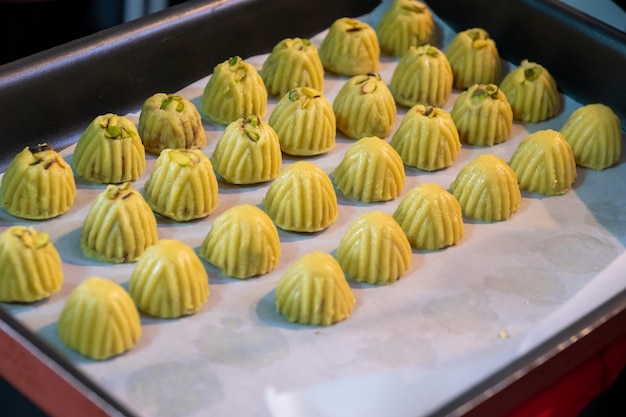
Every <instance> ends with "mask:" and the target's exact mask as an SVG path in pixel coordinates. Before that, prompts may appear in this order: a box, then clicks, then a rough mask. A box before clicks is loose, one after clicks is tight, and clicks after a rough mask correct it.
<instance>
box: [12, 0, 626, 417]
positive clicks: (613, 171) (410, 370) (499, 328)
mask: <svg viewBox="0 0 626 417" xmlns="http://www.w3.org/2000/svg"><path fill="white" fill-rule="evenodd" d="M387 5H388V2H387V1H385V2H384V3H383V4H382V5H381V6H380V7H379V8H377V9H376V10H374V11H373V12H372V13H371V14H368V15H366V16H362V17H361V19H362V20H363V21H365V22H368V23H370V24H372V25H375V24H376V22H377V20H378V18H379V17H380V14H381V13H382V10H384V9H385V8H386V7H387ZM436 22H437V26H438V31H439V32H438V42H437V46H438V47H440V48H441V49H444V48H445V46H446V45H447V43H448V42H449V41H450V39H451V38H452V36H453V35H454V32H453V31H452V30H451V29H450V28H449V27H448V26H447V25H445V23H444V22H442V21H441V20H440V19H439V18H437V17H436ZM325 34H326V32H325V31H324V32H322V33H320V34H318V35H317V36H315V37H313V38H312V39H311V40H312V41H313V43H314V44H316V45H318V46H319V44H320V42H321V40H322V39H323V37H324V36H325ZM293 36H294V37H295V36H300V34H296V33H294V34H293ZM496 42H497V39H496ZM268 52H269V51H268ZM232 54H233V55H236V54H237V51H232ZM266 57H267V55H260V56H255V57H248V58H246V60H247V61H248V62H251V63H253V64H254V65H255V66H256V67H257V68H259V69H260V68H261V65H262V64H263V62H264V60H265V58H266ZM224 59H228V57H224ZM528 59H530V60H533V57H532V56H529V57H528ZM396 62H397V59H395V58H391V57H387V56H383V57H382V67H381V70H380V73H381V76H382V77H383V80H385V81H386V82H387V83H389V81H390V79H391V75H392V73H393V69H394V68H395V64H396ZM515 65H516V63H506V62H505V63H504V68H503V69H504V72H506V71H508V70H510V69H511V68H513V67H514V66H515ZM209 76H210V74H207V76H206V77H205V78H203V79H200V80H198V81H197V82H195V83H193V84H192V85H190V86H188V87H186V88H184V89H183V90H181V91H180V92H178V93H180V94H181V95H183V96H185V97H187V98H189V99H191V100H192V101H193V102H194V103H196V104H198V103H199V101H200V97H201V95H202V91H203V89H204V86H205V85H206V82H207V81H208V78H209ZM346 80H347V77H338V76H333V75H330V74H327V75H326V77H325V88H324V94H325V95H326V97H327V98H328V99H329V100H331V101H332V100H333V99H334V97H335V95H336V93H337V91H338V90H339V88H340V87H341V86H342V85H343V83H344V82H345V81H346ZM155 93H156V91H155ZM457 96H458V91H455V92H454V93H453V95H452V97H451V98H450V100H449V101H448V103H447V104H446V105H445V106H444V108H445V109H446V110H448V111H449V110H451V108H452V104H453V103H454V100H455V98H456V97H457ZM275 104H276V100H274V99H271V100H270V103H269V107H268V116H267V117H266V118H265V120H267V118H268V117H269V114H270V113H271V111H272V109H273V107H274V105H275ZM579 106H580V104H579V103H577V102H575V101H574V100H572V99H570V98H569V97H563V108H562V112H561V113H560V114H559V115H558V116H557V117H555V118H553V119H550V120H548V121H545V122H541V123H536V124H528V125H522V124H520V123H515V124H514V126H513V132H512V135H511V138H510V140H509V141H507V142H505V143H502V144H498V145H495V146H493V147H490V148H480V147H470V146H464V147H463V148H462V150H461V154H460V156H459V158H458V159H457V160H456V161H455V163H454V164H453V166H451V167H449V168H447V169H445V170H442V171H437V172H433V173H426V172H421V171H419V170H417V169H412V168H408V167H407V168H406V180H407V181H406V186H405V190H404V192H403V193H402V195H401V196H400V198H399V199H396V200H394V201H391V202H387V203H378V204H370V205H367V204H360V203H356V202H353V201H349V200H347V199H345V198H344V197H343V196H342V195H341V193H340V192H338V201H339V205H340V212H339V218H338V219H337V221H336V222H335V223H333V224H332V225H331V226H330V227H329V228H328V229H326V230H324V231H322V232H319V233H314V234H296V233H288V232H282V231H281V232H280V237H281V245H282V251H283V252H282V256H281V259H280V262H279V265H278V267H277V268H276V269H275V270H274V271H272V272H271V273H269V274H267V275H264V276H261V277H257V278H251V279H248V280H237V279H233V278H229V277H226V276H224V275H222V274H221V273H220V271H219V270H217V269H216V268H214V267H213V266H211V265H209V264H208V263H206V262H205V266H206V268H207V270H208V271H209V276H210V279H209V285H210V291H211V293H210V296H209V300H208V302H207V303H206V304H205V305H204V306H203V307H202V308H201V310H200V311H199V312H198V313H197V314H195V315H193V316H189V317H184V318H181V319H175V320H160V319H155V318H150V317H147V316H142V319H141V320H142V327H143V335H142V338H141V340H140V342H139V343H138V345H136V346H135V347H134V348H133V349H131V350H130V351H128V352H126V353H124V354H123V355H121V356H118V357H115V358H112V359H110V360H107V361H102V362H97V361H92V360H89V359H87V358H84V357H82V356H81V355H79V354H77V353H76V352H73V351H71V350H70V349H68V348H67V347H65V346H64V345H63V343H62V342H61V341H60V339H59V338H58V336H57V334H56V325H57V320H58V317H59V314H60V311H61V309H62V308H63V305H64V303H65V300H66V299H67V297H68V295H69V293H70V292H71V291H72V289H73V288H74V287H76V285H77V284H78V283H80V282H81V281H83V280H84V279H86V278H87V277H89V276H101V277H106V278H109V279H111V280H114V281H115V282H118V283H120V284H122V285H124V286H126V285H127V283H128V279H129V276H130V273H131V271H132V269H133V264H124V265H110V264H106V263H102V262H96V261H93V260H91V259H88V258H86V257H85V256H84V255H83V254H82V252H81V249H80V244H79V238H80V230H81V225H82V222H83V220H84V218H85V215H86V213H87V211H88V210H89V208H90V205H91V203H92V202H93V200H94V198H95V196H96V195H97V194H98V193H100V192H101V191H102V190H103V189H104V186H101V185H93V184H89V183H87V182H85V181H83V180H81V179H80V178H78V179H77V187H78V197H77V200H76V202H75V204H74V206H73V207H72V209H71V210H70V211H69V212H68V213H66V214H64V215H63V216H61V217H59V218H57V219H53V220H49V221H43V222H28V221H23V220H19V219H16V218H13V217H12V216H10V215H9V214H7V213H6V212H0V230H4V229H5V228H7V227H9V226H12V225H14V224H31V225H33V226H34V227H36V228H38V229H39V230H43V231H46V232H48V233H50V235H51V237H52V239H53V242H54V244H55V246H56V247H57V249H58V250H59V252H60V254H61V257H62V259H63V264H64V272H65V281H64V284H63V287H62V289H61V290H60V291H59V292H58V293H56V294H54V295H53V296H51V297H50V298H48V299H46V300H44V301H41V302H39V303H36V304H33V305H19V304H3V307H5V308H6V309H7V310H8V311H9V312H10V313H11V314H12V315H14V316H15V317H16V318H17V319H18V320H19V321H20V322H22V323H24V324H25V325H26V326H27V327H28V328H29V329H31V330H32V331H33V332H34V333H35V334H37V335H38V336H39V337H41V338H42V339H43V340H45V341H46V342H48V343H49V344H51V345H52V346H53V347H54V348H55V349H58V350H59V351H60V352H61V353H62V354H63V355H65V356H66V357H67V358H69V359H70V360H71V362H72V363H74V364H75V366H76V367H77V368H78V369H80V370H81V371H82V372H84V373H85V374H86V375H88V376H89V377H90V378H92V379H93V380H94V381H96V382H97V383H98V384H99V385H101V386H102V387H103V388H104V389H105V390H106V391H108V392H109V393H111V395H113V396H114V397H115V398H116V399H118V400H119V401H120V402H121V403H123V404H124V405H125V406H126V407H128V408H129V409H130V410H132V411H134V412H136V413H137V414H139V415H142V416H155V417H165V416H167V417H200V416H207V415H214V416H226V415H228V416H238V417H247V416H250V417H253V416H254V417H257V416H258V417H269V416H274V417H291V416H298V417H309V416H311V417H313V416H315V417H322V416H329V417H330V416H343V417H345V416H360V417H370V416H371V417H374V416H376V417H378V416H389V415H393V416H396V417H401V416H411V417H416V416H426V415H428V414H429V413H430V412H432V411H433V410H436V409H437V407H439V406H441V405H442V404H446V403H447V402H449V401H450V400H451V399H452V398H454V397H455V395H458V394H459V393H461V392H463V391H464V390H466V389H467V388H468V387H472V386H473V385H474V384H477V383H478V382H479V381H481V380H483V379H484V378H485V377H487V376H489V375H490V374H492V373H493V372H496V371H497V370H499V369H502V368H503V367H505V366H506V365H507V364H509V363H511V362H512V361H514V360H515V359H517V358H519V357H520V356H521V355H523V354H524V353H526V352H528V351H529V350H530V349H532V348H533V347H535V346H537V344H539V343H541V342H542V341H544V340H546V339H547V338H549V337H550V336H551V335H553V334H555V333H556V332H558V331H559V330H560V329H563V328H564V327H565V326H567V325H568V324H570V323H571V322H572V321H573V320H575V319H577V318H580V317H582V316H583V315H584V314H586V313H587V312H590V311H593V309H594V308H597V307H598V306H600V305H601V304H602V303H603V302H604V301H606V300H607V299H608V298H610V296H611V295H612V294H614V293H616V292H618V291H621V290H622V289H623V288H624V286H625V284H626V282H625V280H624V279H623V276H622V274H620V272H621V271H623V270H624V265H623V264H624V262H625V261H624V258H623V257H621V258H620V255H621V254H622V253H623V252H624V243H625V242H626V210H625V209H624V207H626V182H625V181H623V178H626V165H625V164H624V163H623V160H622V161H620V163H619V164H618V165H617V166H615V167H612V168H610V169H607V170H605V171H602V172H597V171H591V170H586V169H582V168H578V177H577V179H576V182H575V183H574V187H573V189H572V190H571V191H570V192H568V193H567V194H565V195H563V196H557V197H544V196H539V195H534V194H528V193H523V200H522V204H521V207H520V208H519V210H518V211H517V212H516V213H515V214H514V215H513V216H512V217H511V218H510V219H508V220H506V221H503V222H495V223H488V224H485V223H481V222H475V221H471V220H466V222H465V235H464V237H463V239H462V240H461V242H460V243H459V244H458V245H456V246H454V247H449V248H446V249H444V250H440V251H434V252H424V251H414V252H413V264H412V267H411V269H410V270H409V271H408V272H407V273H406V274H405V275H404V276H403V277H402V278H401V279H400V280H399V281H397V282H396V283H394V284H392V285H388V286H382V287H377V286H371V285H366V284H358V283H355V282H351V283H350V285H351V287H352V289H353V291H354V294H355V297H356V306H355V309H354V312H353V314H352V316H351V317H350V318H349V319H347V320H346V321H343V322H340V323H338V324H336V325H333V326H329V327H310V326H302V325H298V324H292V323H289V322H288V321H287V320H286V319H285V318H284V317H282V316H281V315H280V314H279V313H277V312H276V309H275V305H274V288H275V286H276V283H277V281H278V279H279V277H280V276H281V274H282V273H283V272H284V270H285V269H286V267H287V266H288V265H290V264H291V263H292V262H293V261H294V260H296V259H297V258H299V257H300V256H302V255H304V254H305V253H308V252H310V251H313V250H321V251H325V252H328V253H334V251H335V250H336V248H337V244H338V242H339V240H340V239H341V237H342V236H343V233H344V232H345V229H346V228H347V226H348V224H349V223H350V222H351V221H352V220H353V219H355V218H356V217H357V216H358V215H360V214H363V213H365V212H368V211H372V210H382V211H384V212H387V213H389V214H391V213H393V211H394V210H395V208H396V207H397V205H398V203H399V201H400V199H401V198H402V197H403V196H404V195H405V194H406V192H407V191H408V190H409V189H411V188H412V187H414V186H416V185H418V184H420V183H424V182H436V183H438V184H440V185H442V186H443V187H444V188H446V189H447V188H448V187H449V185H450V183H451V182H452V181H453V180H454V178H455V176H456V174H457V173H458V171H459V169H460V168H461V167H462V166H463V165H464V164H465V163H467V162H469V161H470V160H472V159H473V158H475V157H476V156H478V155H480V154H483V153H493V154H495V155H497V156H500V157H501V158H503V159H504V160H506V161H508V160H509V159H510V157H511V155H512V154H513V152H514V150H515V149H516V147H517V145H518V144H519V142H520V140H521V139H523V138H524V137H525V136H526V135H527V134H528V133H530V132H534V131H536V130H540V129H547V128H552V129H555V130H558V129H560V128H561V126H562V125H563V123H564V122H565V120H566V119H567V117H568V116H569V115H570V114H571V112H572V111H573V110H574V109H576V108H577V107H579ZM139 110H140V109H137V112H136V113H133V114H130V115H128V116H129V117H131V118H132V119H133V120H135V121H138V116H139V113H138V112H139ZM406 110H407V109H403V108H401V107H399V108H398V120H397V125H399V123H400V121H401V119H402V116H403V114H404V113H406ZM110 111H111V112H113V113H115V109H110ZM95 116H96V115H94V117H95ZM205 129H206V131H207V137H208V145H207V146H206V148H205V149H204V151H205V152H206V154H207V155H211V153H212V151H213V148H214V146H215V144H216V142H217V140H218V139H219V137H220V135H221V133H222V131H223V127H221V126H217V125H213V124H211V123H209V122H205ZM390 138H391V136H390V137H388V138H387V140H390ZM353 143H354V141H353V140H349V139H346V138H345V137H344V136H343V135H341V134H338V136H337V145H336V147H335V149H333V150H332V151H331V152H329V153H327V154H325V155H321V156H317V157H312V158H307V159H308V160H310V161H312V162H314V163H316V164H318V165H319V166H320V167H321V168H322V169H323V170H324V171H326V172H328V173H330V172H331V171H332V170H333V169H334V167H335V166H336V165H337V164H338V163H339V161H340V160H341V158H342V157H343V155H344V153H345V152H346V150H347V149H348V147H349V146H350V145H352V144H353ZM72 152H73V148H69V149H66V150H64V151H63V153H62V155H64V157H65V158H66V159H67V160H68V162H70V163H71V161H72ZM154 159H155V158H154V157H153V156H148V166H147V169H146V171H145V173H144V175H143V176H142V178H141V179H140V180H138V181H137V182H136V183H135V184H134V185H133V186H134V187H135V188H138V189H141V188H142V187H143V184H144V182H145V180H146V179H147V177H148V175H149V173H150V170H151V168H152V166H153V165H154ZM297 160H298V158H294V157H288V156H284V159H283V164H284V166H286V165H288V164H291V163H293V162H294V161H297ZM268 186H269V183H265V184H259V185H255V186H233V185H228V184H225V183H223V182H220V184H219V187H220V189H219V198H220V200H219V205H218V207H217V209H216V210H215V211H214V212H213V213H212V214H211V215H210V216H209V217H207V218H205V219H202V220H199V221H194V222H190V223H181V224H179V223H176V222H173V221H170V220H167V219H165V218H163V217H160V216H157V220H158V225H159V237H160V238H171V239H179V240H181V241H183V242H185V243H187V244H188V245H190V246H191V247H193V248H194V249H195V250H196V251H197V250H198V248H199V246H200V244H201V242H202V240H203V239H204V237H205V236H206V234H207V233H208V231H209V230H210V228H211V225H212V222H213V220H214V219H215V218H216V217H217V216H219V215H220V214H221V213H222V212H223V211H224V210H226V209H227V208H228V207H231V206H233V205H236V204H242V203H250V204H254V205H258V206H259V207H262V206H261V201H262V198H263V196H264V194H265V192H266V190H267V188H268Z"/></svg>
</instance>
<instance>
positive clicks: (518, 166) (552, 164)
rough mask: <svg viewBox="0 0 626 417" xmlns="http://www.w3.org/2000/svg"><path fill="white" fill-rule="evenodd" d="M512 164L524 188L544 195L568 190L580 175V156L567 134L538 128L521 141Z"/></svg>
mask: <svg viewBox="0 0 626 417" xmlns="http://www.w3.org/2000/svg"><path fill="white" fill-rule="evenodd" d="M509 165H510V166H511V168H512V169H513V171H515V175H516V176H517V182H518V183H519V186H520V188H521V189H522V190H528V191H530V192H535V193H539V194H544V195H561V194H565V193H566V192H567V191H568V190H569V189H570V188H571V186H572V184H573V183H574V180H575V179H576V175H577V174H576V160H575V158H574V152H573V151H572V147H571V146H570V145H569V143H567V140H566V139H565V136H563V135H562V134H561V133H560V132H558V131H556V130H552V129H544V130H538V131H536V132H533V133H531V134H529V135H528V136H526V137H525V138H524V139H522V141H521V142H520V143H519V145H518V146H517V148H516V149H515V152H514V153H513V156H512V157H511V160H510V161H509Z"/></svg>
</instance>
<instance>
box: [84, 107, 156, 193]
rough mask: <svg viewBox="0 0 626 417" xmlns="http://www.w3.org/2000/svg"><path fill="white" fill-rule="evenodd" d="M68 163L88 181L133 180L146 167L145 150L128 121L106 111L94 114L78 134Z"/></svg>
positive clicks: (130, 122) (107, 182) (115, 182)
mask: <svg viewBox="0 0 626 417" xmlns="http://www.w3.org/2000/svg"><path fill="white" fill-rule="evenodd" d="M72 165H73V166H74V169H75V170H76V173H77V174H78V175H79V176H81V177H83V178H84V179H86V180H88V181H92V182H96V183H100V184H119V183H123V182H128V181H135V180H137V179H138V178H139V176H141V174H143V172H144V170H145V169H146V150H145V148H144V146H143V142H142V141H141V137H140V136H139V132H138V131H137V127H136V126H135V124H134V123H133V121H132V120H130V119H129V118H128V117H126V116H118V115H116V114H113V113H107V114H104V115H101V116H97V117H96V118H95V119H94V120H93V121H92V122H91V123H90V124H89V126H88V127H87V129H85V131H84V132H83V133H82V134H81V135H80V137H79V138H78V142H77V143H76V148H75V149H74V154H73V155H72Z"/></svg>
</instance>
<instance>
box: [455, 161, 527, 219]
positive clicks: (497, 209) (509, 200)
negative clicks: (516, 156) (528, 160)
mask: <svg viewBox="0 0 626 417" xmlns="http://www.w3.org/2000/svg"><path fill="white" fill-rule="evenodd" d="M450 192H451V193H452V194H453V195H454V197H455V198H456V199H457V200H458V201H459V204H460V205H461V209H462V210H463V215H464V216H466V217H469V218H472V219H475V220H481V221H485V222H491V221H500V220H506V219H508V218H510V217H511V216H512V215H513V213H515V212H516V211H517V209H518V208H519V206H520V204H521V202H522V193H521V191H520V188H519V184H518V183H517V177H516V176H515V172H514V171H513V169H511V167H510V166H509V165H508V164H507V163H506V162H505V161H503V160H502V159H501V158H500V157H498V156H496V155H493V154H483V155H480V156H477V157H476V158H474V159H473V160H471V161H470V162H468V163H466V164H465V165H464V166H463V167H462V168H461V170H460V171H459V173H458V174H457V176H456V178H455V179H454V181H453V182H452V184H451V185H450Z"/></svg>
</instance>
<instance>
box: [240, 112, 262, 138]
mask: <svg viewBox="0 0 626 417" xmlns="http://www.w3.org/2000/svg"><path fill="white" fill-rule="evenodd" d="M260 124H261V121H260V120H259V118H258V117H257V116H255V115H253V114H251V115H248V116H246V117H244V118H243V122H242V125H241V128H242V129H243V133H244V135H246V137H247V138H248V139H250V140H251V141H252V142H258V141H259V139H261V135H259V133H258V132H256V129H258V128H259V125H260Z"/></svg>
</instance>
